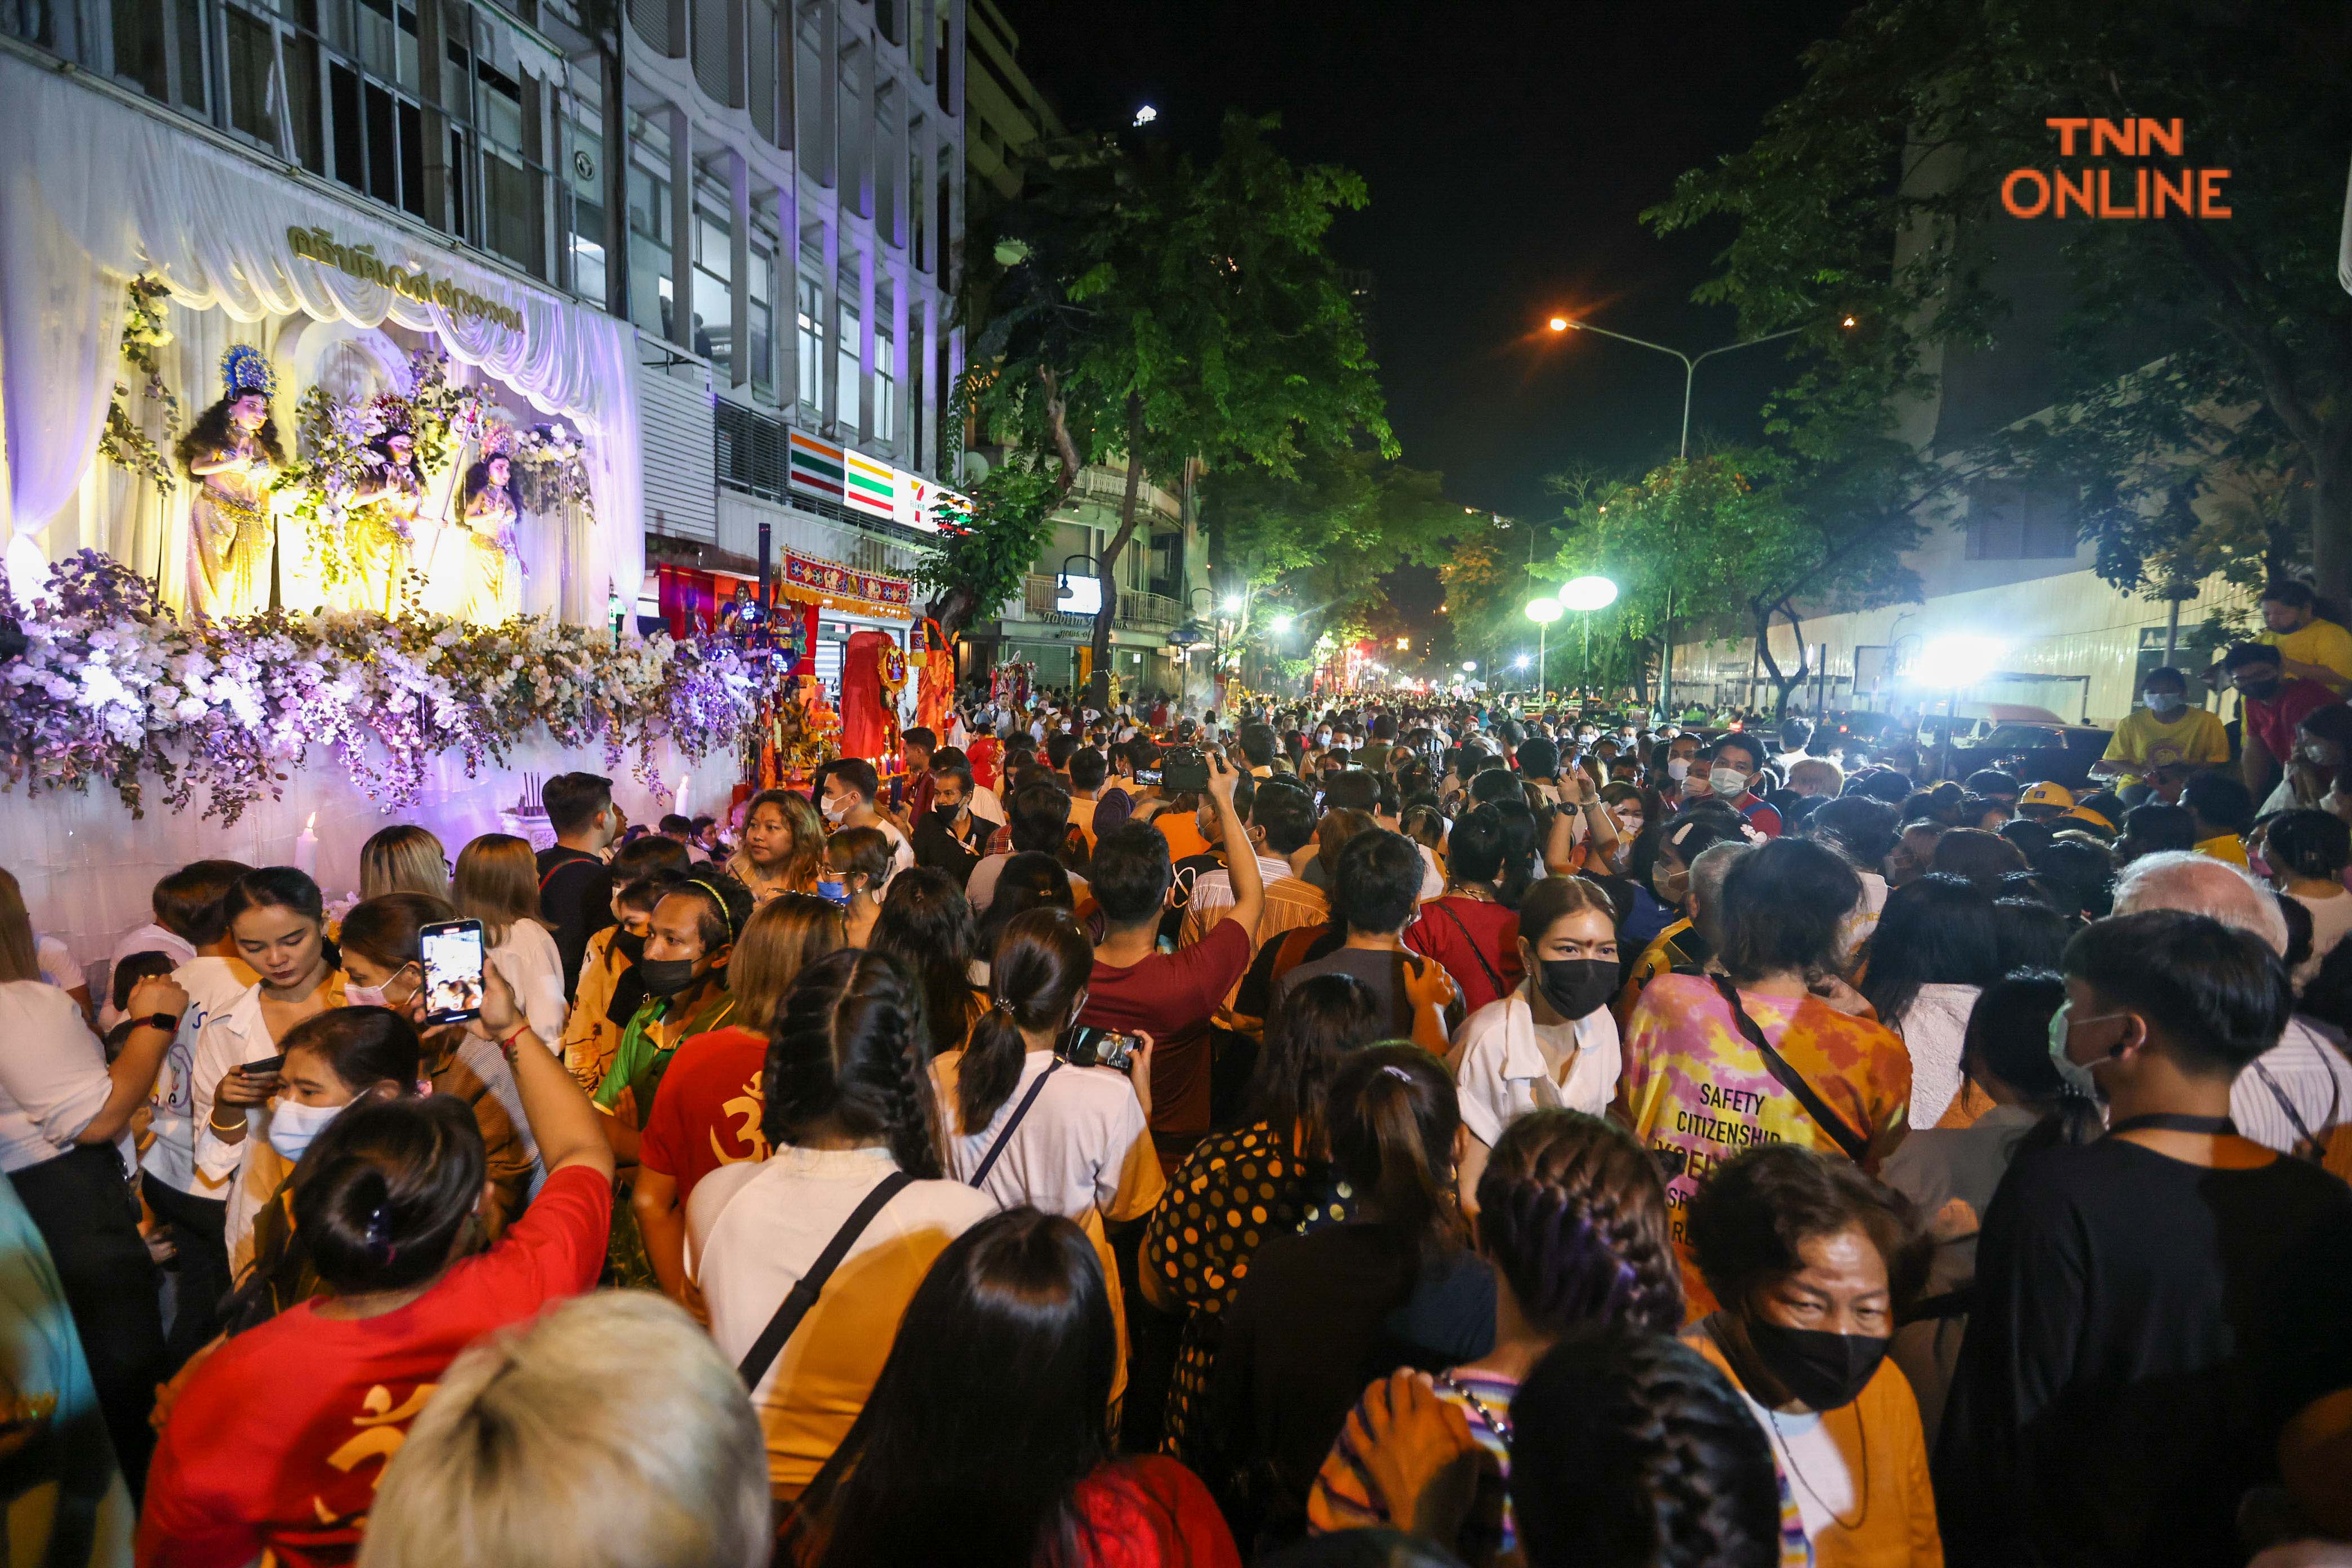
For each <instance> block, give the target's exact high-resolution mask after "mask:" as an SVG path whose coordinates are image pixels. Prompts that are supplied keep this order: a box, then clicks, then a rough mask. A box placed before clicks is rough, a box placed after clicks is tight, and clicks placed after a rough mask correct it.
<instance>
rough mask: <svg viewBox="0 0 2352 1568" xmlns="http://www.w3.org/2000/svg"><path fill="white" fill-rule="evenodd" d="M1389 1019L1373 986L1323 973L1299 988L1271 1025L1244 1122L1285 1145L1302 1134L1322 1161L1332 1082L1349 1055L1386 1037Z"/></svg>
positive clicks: (1286, 999) (1284, 1002)
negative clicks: (1262, 1127)
mask: <svg viewBox="0 0 2352 1568" xmlns="http://www.w3.org/2000/svg"><path fill="white" fill-rule="evenodd" d="M1385 1021H1386V1013H1385V1011H1384V1010H1383V1009H1382V1008H1381V1005H1380V1003H1379V1001H1378V999H1377V998H1375V997H1374V996H1373V995H1372V992H1371V987H1370V986H1368V985H1366V984H1364V983H1363V982H1362V981H1360V980H1359V979H1357V978H1356V977H1355V976H1354V975H1352V974H1338V973H1333V974H1318V975H1316V976H1314V977H1313V978H1311V979H1307V980H1302V981H1300V982H1299V983H1298V984H1296V985H1294V986H1292V987H1291V988H1290V991H1289V994H1287V995H1286V996H1284V997H1283V999H1282V1001H1281V1003H1280V1005H1277V1006H1276V1008H1275V1010H1274V1013H1273V1015H1272V1016H1269V1017H1268V1018H1267V1019H1266V1021H1265V1046H1264V1047H1263V1048H1262V1049H1260V1050H1259V1052H1258V1055H1257V1062H1256V1065H1255V1067H1254V1068H1252V1069H1251V1071H1250V1082H1249V1093H1248V1095H1247V1097H1246V1100H1245V1102H1244V1103H1245V1107H1246V1108H1245V1109H1244V1110H1243V1112H1242V1121H1243V1122H1244V1124H1249V1123H1254V1122H1264V1123H1265V1126H1266V1129H1267V1131H1268V1133H1269V1134H1270V1135H1271V1136H1272V1138H1273V1140H1274V1142H1275V1143H1276V1145H1277V1146H1281V1145H1283V1144H1284V1143H1286V1142H1287V1140H1288V1139H1289V1137H1290V1135H1291V1134H1292V1132H1293V1131H1296V1132H1297V1135H1298V1136H1299V1138H1300V1140H1301V1141H1302V1142H1303V1143H1304V1144H1305V1147H1306V1152H1307V1153H1309V1154H1315V1155H1318V1156H1319V1155H1320V1153H1321V1152H1322V1150H1323V1147H1324V1144H1325V1142H1327V1141H1328V1131H1329V1129H1328V1125H1327V1121H1328V1109H1327V1108H1328V1097H1329V1093H1330V1088H1331V1080H1332V1079H1333V1078H1334V1077H1335V1076H1337V1074H1338V1073H1339V1064H1340V1063H1341V1062H1342V1061H1344V1060H1345V1059H1346V1058H1347V1055H1348V1053H1349V1052H1350V1051H1353V1050H1355V1049H1356V1048H1357V1047H1360V1046H1366V1045H1370V1043H1371V1042H1372V1041H1374V1040H1377V1039H1379V1038H1380V1037H1381V1026H1382V1025H1383V1024H1384V1022H1385Z"/></svg>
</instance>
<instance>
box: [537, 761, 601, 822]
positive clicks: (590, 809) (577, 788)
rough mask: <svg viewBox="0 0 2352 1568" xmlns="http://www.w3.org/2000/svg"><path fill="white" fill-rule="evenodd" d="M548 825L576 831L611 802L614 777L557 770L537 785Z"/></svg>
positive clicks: (591, 820)
mask: <svg viewBox="0 0 2352 1568" xmlns="http://www.w3.org/2000/svg"><path fill="white" fill-rule="evenodd" d="M539 804H540V807H541V810H543V811H545V812H546V813H547V825H548V826H550V827H552V828H553V829H555V831H556V832H558V833H578V832H580V831H581V830H582V829H583V828H585V827H586V826H588V825H589V824H590V823H592V822H593V821H595V820H596V814H597V813H598V812H600V811H602V810H604V808H605V807H606V806H608V805H612V804H613V781H612V780H611V779H608V778H606V777H605V776H604V774H602V773H558V774H556V775H555V776H554V777H553V778H551V779H549V780H548V781H547V782H546V783H544V784H541V785H540V786H539Z"/></svg>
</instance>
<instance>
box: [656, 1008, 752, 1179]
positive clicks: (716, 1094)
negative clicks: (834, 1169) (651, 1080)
mask: <svg viewBox="0 0 2352 1568" xmlns="http://www.w3.org/2000/svg"><path fill="white" fill-rule="evenodd" d="M767 1061H768V1037H767V1036H765V1035H762V1034H760V1033H757V1032H756V1031H754V1030H751V1029H731V1028H730V1029H713V1030H711V1031H710V1032H709V1034H707V1035H697V1036H695V1037H693V1038H692V1039H690V1040H687V1041H685V1042H684V1043H682V1044H681V1045H679V1047H677V1056H675V1057H673V1058H670V1064H669V1071H668V1072H667V1073H665V1074H663V1075H662V1081H661V1088H660V1089H657V1090H656V1091H655V1093H654V1109H653V1114H652V1115H650V1116H648V1117H647V1118H646V1131H645V1134H644V1138H643V1141H642V1142H639V1144H638V1145H637V1161H638V1163H640V1164H642V1165H644V1166H645V1168H646V1170H648V1171H658V1172H660V1173H662V1174H663V1175H665V1176H670V1177H673V1178H675V1179H676V1180H677V1202H678V1206H679V1207H680V1208H684V1207H685V1206H686V1199H687V1194H689V1193H691V1192H693V1191H694V1184H695V1183H697V1182H698V1181H700V1180H702V1178H703V1177H705V1176H707V1175H709V1174H710V1173H711V1172H713V1171H715V1170H717V1169H719V1166H721V1165H740V1164H741V1163H744V1162H745V1161H747V1160H764V1159H766V1158H767V1157H768V1138H767V1134H766V1133H764V1132H762V1131H761V1130H760V1123H761V1118H762V1117H763V1116H764V1115H765V1114H766V1111H767V1105H768V1100H767V1097H766V1096H765V1095H764V1094H762V1093H761V1090H760V1072H761V1068H764V1067H765V1066H766V1065H767Z"/></svg>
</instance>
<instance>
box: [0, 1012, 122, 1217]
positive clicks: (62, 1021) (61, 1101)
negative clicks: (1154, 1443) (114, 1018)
mask: <svg viewBox="0 0 2352 1568" xmlns="http://www.w3.org/2000/svg"><path fill="white" fill-rule="evenodd" d="M0 1040H5V1041H6V1042H7V1048H6V1049H5V1050H0V1171H8V1172H16V1171H22V1170H25V1169H26V1168H27V1167H29V1166H33V1165H37V1164H40V1163H43V1162H44V1161H47V1160H54V1159H56V1158H57V1157H58V1155H60V1154H65V1153H68V1152H71V1151H72V1149H73V1147H74V1140H75V1139H77V1138H79V1137H80V1136H81V1130H82V1129H83V1128H85V1127H87V1126H89V1124H90V1121H91V1120H92V1119H93V1118H95V1117H96V1116H97V1115H98V1113H99V1112H100V1110H104V1109H105V1107H106V1100H107V1096H108V1095H110V1094H111V1093H113V1091H114V1083H113V1080H112V1079H110V1078H109V1077H108V1076H107V1072H106V1047H105V1046H104V1045H103V1044H101V1043H100V1040H99V1037H97V1036H96V1035H93V1034H91V1033H90V1032H89V1024H88V1023H87V1022H86V1021H85V1020H84V1019H83V1017H82V1016H81V1009H80V1008H79V1007H77V1006H75V1005H74V1000H73V998H72V997H70V996H68V995H67V994H65V992H64V991H63V990H62V989H60V988H59V987H58V986H55V985H51V984H48V983H47V981H41V980H10V981H5V982H0ZM118 1146H119V1147H120V1148H121V1151H122V1161H123V1169H125V1170H129V1169H130V1168H131V1164H132V1163H133V1162H134V1161H136V1160H137V1158H138V1153H137V1151H136V1150H135V1149H134V1148H133V1147H132V1145H131V1134H130V1132H129V1131H127V1130H126V1131H124V1132H123V1134H122V1137H121V1140H120V1141H119V1143H118Z"/></svg>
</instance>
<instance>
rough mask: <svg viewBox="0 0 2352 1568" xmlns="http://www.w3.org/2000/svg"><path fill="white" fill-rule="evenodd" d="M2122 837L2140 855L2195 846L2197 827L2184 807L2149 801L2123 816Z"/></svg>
mask: <svg viewBox="0 0 2352 1568" xmlns="http://www.w3.org/2000/svg"><path fill="white" fill-rule="evenodd" d="M2124 836H2125V837H2127V838H2129V839H2130V840H2131V841H2132V843H2133V844H2134V845H2136V846H2137V847H2138V848H2139V849H2140V851H2141V852H2142V853H2143V854H2155V853H2156V852H2158V851H2159V850H2165V849H2193V848H2195V847H2197V824H2196V822H2195V821H2194V820H2193V819H2191V818H2190V816H2189V808H2188V807H2187V806H2185V805H2165V804H2164V803H2163V802H2162V801H2155V800H2151V801H2149V802H2147V804H2146V805H2136V806H2133V807H2132V808H2131V809H2130V810H2129V811H2127V812H2126V813H2124Z"/></svg>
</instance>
